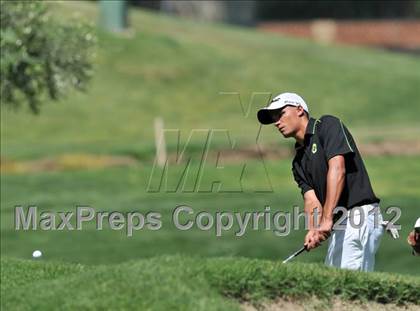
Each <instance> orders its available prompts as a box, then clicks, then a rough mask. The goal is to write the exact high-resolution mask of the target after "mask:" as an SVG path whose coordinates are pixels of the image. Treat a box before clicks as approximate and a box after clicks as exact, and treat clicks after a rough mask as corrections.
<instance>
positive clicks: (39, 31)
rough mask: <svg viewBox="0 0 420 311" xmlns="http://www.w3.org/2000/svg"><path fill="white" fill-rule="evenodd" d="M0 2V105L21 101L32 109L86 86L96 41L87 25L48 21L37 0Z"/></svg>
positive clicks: (46, 14) (35, 110) (45, 10)
mask: <svg viewBox="0 0 420 311" xmlns="http://www.w3.org/2000/svg"><path fill="white" fill-rule="evenodd" d="M0 5H1V7H0V11H1V104H2V105H4V104H5V105H8V106H12V107H18V106H20V105H21V104H22V103H27V104H28V105H29V107H30V109H31V111H32V112H34V113H37V112H39V108H40V104H41V102H42V101H43V100H45V99H47V98H50V99H52V100H57V99H58V98H60V97H61V96H62V95H64V94H65V93H66V92H67V91H68V90H69V89H72V88H75V89H77V90H84V89H85V88H86V84H87V82H88V80H89V78H90V76H91V72H92V63H91V58H92V54H93V53H92V50H93V49H92V47H93V46H94V44H95V41H96V37H95V35H94V34H93V32H92V27H90V26H88V25H87V24H85V23H82V22H80V21H74V22H72V23H69V22H67V23H64V22H58V21H56V20H54V19H52V18H51V16H50V15H49V14H48V6H47V5H46V4H45V3H42V2H41V1H4V0H1V1H0Z"/></svg>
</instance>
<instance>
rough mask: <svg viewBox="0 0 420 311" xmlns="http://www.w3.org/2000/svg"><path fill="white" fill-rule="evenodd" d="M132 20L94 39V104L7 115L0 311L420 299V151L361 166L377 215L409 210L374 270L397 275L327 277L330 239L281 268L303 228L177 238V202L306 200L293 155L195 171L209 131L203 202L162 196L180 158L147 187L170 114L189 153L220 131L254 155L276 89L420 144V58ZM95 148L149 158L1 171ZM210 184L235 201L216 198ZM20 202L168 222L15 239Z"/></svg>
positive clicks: (89, 8) (64, 12) (59, 12)
mask: <svg viewBox="0 0 420 311" xmlns="http://www.w3.org/2000/svg"><path fill="white" fill-rule="evenodd" d="M50 5H51V8H52V10H53V12H54V13H53V14H54V15H55V16H56V17H57V18H69V17H70V16H71V15H72V13H73V12H79V14H80V15H81V16H82V18H85V19H87V20H90V21H95V20H96V19H97V14H98V12H97V8H96V6H95V4H94V3H90V2H76V1H63V2H61V3H58V2H51V3H50ZM130 20H131V27H132V28H131V33H128V34H126V35H123V36H117V35H113V34H108V33H104V32H101V31H99V30H98V37H99V48H98V50H97V58H96V60H95V67H96V74H95V76H94V79H93V81H92V84H91V87H90V88H89V90H88V92H87V93H86V94H78V93H72V94H70V95H69V96H68V98H67V99H65V100H63V101H61V102H59V103H45V104H44V105H43V107H42V109H41V114H40V115H39V116H34V115H31V114H30V113H29V112H27V111H18V112H15V111H8V110H6V109H4V108H3V107H2V108H1V109H2V110H1V158H2V172H1V198H0V199H1V217H0V221H1V254H2V259H1V296H2V299H1V307H2V309H5V310H13V309H16V310H32V309H38V310H52V309H57V307H61V308H62V309H69V310H70V309H80V308H82V309H105V308H108V309H149V308H151V307H153V309H154V310H170V309H180V310H187V309H188V310H213V309H214V310H237V309H239V308H240V304H239V302H238V301H251V302H252V303H259V302H260V301H262V300H264V299H273V298H276V297H292V298H293V299H300V298H301V297H302V296H305V297H308V298H309V297H310V296H312V295H315V296H317V297H319V298H320V299H323V300H326V301H327V298H330V296H332V295H335V296H337V297H339V299H343V300H345V301H352V300H353V299H356V300H358V301H365V300H368V301H376V302H379V303H388V302H392V303H402V302H411V303H417V304H419V301H418V297H417V296H418V295H417V296H416V292H418V291H419V277H418V276H419V275H420V274H419V273H420V271H419V270H418V269H416V267H417V266H418V258H416V257H414V256H411V254H410V248H409V246H408V245H407V243H406V241H405V238H406V236H407V234H408V232H409V231H410V230H411V229H412V225H413V224H414V221H415V219H416V217H418V216H419V213H418V202H419V201H420V193H419V191H418V189H420V180H419V178H418V176H419V174H420V157H419V155H411V156H402V155H401V156H393V157H390V156H380V157H367V158H365V162H366V166H367V169H368V171H369V173H370V177H371V181H372V184H373V187H374V189H375V192H376V194H377V195H378V196H379V197H380V198H381V200H382V201H381V206H382V210H383V211H385V210H386V208H387V207H388V206H391V205H394V206H399V207H401V209H402V215H401V218H400V219H399V220H398V223H400V224H401V225H402V229H401V231H400V235H401V239H399V240H392V239H391V238H389V237H388V236H384V238H383V240H382V244H381V247H380V250H379V252H378V256H377V263H376V268H377V270H378V271H382V272H392V273H401V275H400V274H386V273H372V274H362V273H354V272H349V271H337V270H333V269H326V268H325V267H323V266H322V265H321V263H322V261H323V258H324V255H325V251H326V246H325V245H323V246H321V247H320V248H318V249H316V250H314V251H312V252H309V253H305V254H302V255H301V256H300V257H299V258H297V259H296V261H297V262H296V263H292V264H291V265H287V266H282V265H281V264H279V260H280V259H283V258H285V257H286V256H287V255H289V254H290V253H291V252H293V251H295V250H296V249H297V248H298V247H299V246H300V245H301V244H302V241H303V237H304V231H303V230H302V229H301V230H291V232H290V234H289V235H287V236H286V237H279V236H276V235H275V234H274V232H273V231H274V228H273V227H272V228H271V229H268V230H265V229H264V228H263V224H262V223H259V227H258V228H259V229H258V230H254V229H253V228H252V227H251V226H250V227H248V229H247V231H246V233H245V234H244V235H243V236H241V237H237V236H235V232H236V231H237V230H238V226H237V225H235V226H234V227H233V228H232V229H231V230H230V231H227V232H223V234H222V236H221V237H216V235H215V232H214V229H211V230H208V231H201V230H199V229H197V227H196V226H194V227H193V228H192V229H191V230H188V231H181V230H179V229H176V228H175V226H174V225H173V222H172V213H173V210H174V209H175V207H176V206H178V205H188V206H190V207H191V208H192V209H193V210H194V213H195V215H196V214H197V213H198V212H202V211H206V212H209V213H210V214H214V213H216V212H238V213H245V212H251V211H264V208H265V207H266V206H267V205H269V206H270V207H271V211H272V214H274V213H275V212H277V211H290V210H291V208H292V207H293V206H294V205H297V206H302V199H301V196H300V193H299V191H298V189H297V187H296V185H295V183H294V181H293V179H292V174H291V162H290V159H277V158H275V159H273V158H270V159H266V161H265V162H264V164H265V167H264V165H263V164H262V162H261V161H258V159H255V158H254V159H248V158H243V154H235V153H234V152H233V153H232V154H231V158H230V159H229V160H228V161H227V162H226V163H224V162H223V161H222V162H223V163H218V162H216V159H215V157H212V158H209V159H208V160H209V162H208V163H207V164H206V165H207V166H206V167H205V170H203V171H199V162H200V157H199V155H200V150H201V149H200V148H202V146H203V142H204V140H203V138H205V135H204V134H205V133H204V134H203V132H201V134H200V133H198V135H197V136H194V137H193V138H192V140H191V142H190V146H189V148H188V149H187V153H189V154H193V155H196V156H197V155H198V157H196V158H193V159H192V163H191V167H190V171H188V174H190V175H188V177H187V180H186V183H185V186H186V189H187V190H191V189H192V187H193V186H194V182H195V179H194V177H195V176H196V175H197V174H198V173H201V172H203V177H202V180H201V184H200V186H202V187H203V188H202V189H203V190H204V191H203V192H194V191H175V192H171V191H167V190H168V189H169V190H170V189H171V187H172V188H173V187H175V186H176V185H177V183H178V182H179V180H180V177H181V176H182V173H183V170H184V168H185V166H182V165H183V164H185V163H182V164H181V165H180V166H178V167H175V166H174V165H173V164H172V163H171V165H170V168H169V173H168V188H167V189H161V190H160V191H156V192H153V191H152V192H150V191H147V189H148V184H149V182H151V186H152V188H153V189H156V188H157V187H158V186H159V183H160V180H161V179H160V177H161V175H159V173H161V172H160V171H157V173H158V174H157V175H153V178H150V177H151V175H152V171H153V163H152V158H153V156H154V152H155V147H154V133H153V120H154V118H155V117H157V116H161V117H163V119H164V121H165V128H168V129H179V130H180V137H181V138H180V139H181V144H183V143H185V142H186V140H187V138H188V136H189V135H190V133H191V131H192V130H194V129H219V130H220V129H222V130H226V132H228V133H229V134H230V138H231V142H233V143H235V148H236V149H244V148H245V147H246V148H253V147H255V142H256V138H257V135H258V133H259V130H260V127H259V125H258V124H257V122H256V119H255V112H256V110H257V109H258V107H261V106H264V105H265V104H266V103H267V101H268V99H269V97H270V96H269V95H270V93H273V94H276V93H278V92H282V91H286V90H290V91H296V92H298V93H301V94H302V95H303V96H304V98H305V99H306V100H307V102H308V104H309V106H310V109H311V112H312V113H313V115H314V116H319V115H322V114H335V115H337V116H339V117H341V118H342V119H343V121H344V122H345V123H346V124H347V125H348V127H349V128H350V129H351V131H352V133H353V134H354V136H355V138H356V140H357V141H358V142H372V141H379V140H380V141H388V142H389V141H391V142H392V141H395V140H398V141H405V143H406V144H412V143H419V138H418V137H419V135H420V126H419V122H418V121H419V117H418V116H419V114H420V105H419V104H418V103H419V102H420V93H419V92H418V86H419V85H420V61H419V59H418V58H415V57H412V56H405V55H399V54H393V53H389V52H385V51H378V50H371V49H363V48H349V47H343V46H322V45H317V44H314V43H311V42H308V41H305V40H298V39H292V38H285V37H279V36H275V35H271V34H265V33H259V32H256V31H255V30H252V29H243V28H236V27H231V26H226V25H209V24H204V23H197V22H193V21H186V20H181V19H177V18H172V17H168V16H163V15H157V14H154V13H150V12H146V11H140V10H132V11H131V12H130ZM223 92H224V93H223ZM226 92H228V93H229V94H230V95H229V94H226ZM235 92H236V93H235ZM232 93H234V94H232ZM235 94H239V95H240V97H238V95H235ZM253 95H254V96H253ZM226 132H218V133H219V134H220V133H221V135H219V136H216V137H215V140H214V141H213V142H212V143H214V145H212V148H214V149H211V150H212V151H214V152H217V150H218V149H223V150H228V149H229V148H231V147H232V145H231V144H230V142H229V141H228V140H227V136H226ZM175 134H176V133H175ZM175 134H174V132H172V134H170V135H169V134H168V136H167V137H166V138H167V143H168V147H169V149H170V150H169V151H170V152H171V155H173V153H174V152H175V151H176V150H177V147H178V146H177V135H175ZM259 143H260V145H261V146H263V147H264V146H266V147H270V148H273V149H276V147H277V146H280V145H288V146H291V145H292V142H291V141H285V140H283V139H281V138H280V137H279V135H278V133H277V132H276V131H273V129H272V128H271V127H264V128H262V129H261V132H260V136H259ZM216 147H217V148H216ZM78 154H79V155H78ZM80 154H82V155H80ZM83 154H90V155H92V154H100V155H129V156H133V157H134V158H136V159H137V160H138V161H133V162H134V163H131V164H130V165H129V166H125V167H112V168H110V167H104V168H98V167H89V165H88V164H87V163H83V164H84V166H83V167H84V169H81V166H80V165H77V164H78V163H73V162H71V161H70V162H71V163H70V164H68V165H67V166H66V168H67V170H63V171H60V170H54V169H52V168H51V167H48V165H50V166H51V163H50V162H48V161H47V162H46V164H47V165H46V166H45V167H46V170H45V171H42V170H41V171H38V172H28V171H20V172H18V173H16V172H11V171H7V172H6V170H4V169H3V164H4V163H10V162H6V161H4V160H5V159H6V160H12V162H11V163H12V164H13V165H14V163H15V162H13V161H22V160H28V161H30V160H35V159H38V158H41V159H47V160H48V158H49V157H52V156H57V155H61V156H63V157H65V156H70V157H71V156H73V158H71V160H72V161H76V162H77V161H79V162H89V161H87V159H88V158H87V157H86V156H83ZM235 156H237V157H235ZM61 159H63V158H61ZM67 159H68V158H67ZM92 161H94V160H92ZM16 163H19V162H16ZM16 163H15V164H16ZM44 164H45V163H44ZM73 164H75V165H73ZM16 165H17V164H16ZM244 165H246V167H245V170H244V171H242V170H243V167H244ZM86 168H87V169H86ZM48 169H50V170H48ZM155 173H156V172H155ZM194 174H195V175H194ZM213 184H216V185H218V184H219V185H221V190H225V192H223V191H222V192H220V191H215V190H213V191H211V189H212V188H211V187H212V185H213ZM241 186H242V188H241ZM232 189H233V190H234V191H232ZM261 190H266V191H267V190H269V191H267V192H262V191H261ZM229 191H232V192H229ZM17 205H22V206H24V207H27V206H29V205H36V206H38V208H39V211H53V212H60V211H73V212H74V211H75V209H76V206H77V205H85V206H90V207H93V208H94V209H95V210H96V211H97V212H99V211H106V212H112V211H119V212H122V213H128V212H132V211H138V212H142V213H147V212H150V211H153V212H159V213H161V215H162V223H163V225H162V228H161V229H160V230H159V231H151V230H147V229H142V230H139V231H136V232H134V233H133V236H132V237H127V236H126V232H125V229H122V230H111V229H110V228H109V226H108V225H107V224H105V225H104V230H102V231H98V230H95V227H94V224H93V223H90V224H87V225H86V226H84V227H83V230H82V231H78V230H72V231H70V230H64V231H58V230H51V231H41V230H36V231H32V230H29V231H22V230H20V231H19V230H15V224H14V221H15V218H14V208H15V206H17ZM195 215H192V216H191V217H190V218H189V219H194V216H195ZM391 217H392V215H387V214H385V215H384V218H386V219H390V218H391ZM301 222H302V221H301ZM72 224H73V225H75V224H74V220H73V221H72ZM35 249H40V250H42V252H43V257H42V260H40V261H33V260H27V259H29V258H30V256H31V253H32V251H33V250H35ZM180 254H181V255H180ZM216 257H218V258H216ZM220 257H221V258H220ZM244 257H245V258H244ZM17 258H20V259H17ZM246 258H248V259H246ZM268 260H270V261H268ZM305 262H306V263H305ZM307 262H312V263H314V264H308V263H307ZM402 274H404V275H402ZM409 274H411V275H413V276H409ZM75 297H77V298H75Z"/></svg>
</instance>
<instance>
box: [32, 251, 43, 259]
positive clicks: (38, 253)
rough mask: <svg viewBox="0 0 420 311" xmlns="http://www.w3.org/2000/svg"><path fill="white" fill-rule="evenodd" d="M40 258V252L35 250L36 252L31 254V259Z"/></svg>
mask: <svg viewBox="0 0 420 311" xmlns="http://www.w3.org/2000/svg"><path fill="white" fill-rule="evenodd" d="M41 256H42V253H41V251H39V250H36V251H34V252H33V253H32V257H33V258H39V257H41Z"/></svg>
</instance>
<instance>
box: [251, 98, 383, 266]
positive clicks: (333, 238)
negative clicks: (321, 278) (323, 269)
mask: <svg viewBox="0 0 420 311" xmlns="http://www.w3.org/2000/svg"><path fill="white" fill-rule="evenodd" d="M257 117H258V120H259V122H260V123H262V124H274V126H275V127H276V128H277V129H278V131H280V133H281V134H282V135H283V136H284V137H285V138H289V137H292V138H294V139H295V140H296V144H295V157H294V159H293V164H292V171H293V176H294V179H295V181H296V183H297V185H298V186H299V188H300V189H301V192H302V195H303V199H304V210H305V213H306V214H307V215H310V217H309V227H308V232H307V234H306V237H305V241H304V245H305V246H306V248H307V250H311V249H314V248H316V247H317V246H319V245H320V244H321V243H322V242H323V241H325V240H327V239H328V238H329V245H328V251H327V256H326V258H325V264H326V265H328V266H334V267H339V268H343V269H352V270H361V271H373V269H374V265H375V253H376V251H377V249H378V247H379V243H380V240H381V236H382V234H383V230H384V229H383V227H382V226H381V225H380V224H381V223H382V221H383V219H382V215H381V212H380V209H379V205H378V203H379V199H378V198H377V197H376V196H375V194H374V192H373V190H372V186H371V184H370V181H369V176H368V173H367V171H366V168H365V165H364V164H363V160H362V157H361V156H360V153H359V151H358V149H357V147H356V144H355V142H354V140H353V137H352V136H351V134H350V132H349V131H348V129H347V128H346V127H345V126H344V124H343V123H342V122H341V120H340V119H338V118H336V117H334V116H330V115H325V116H322V117H321V118H319V119H314V118H312V117H309V110H308V106H307V105H306V103H305V101H304V100H303V99H302V97H300V96H299V95H297V94H294V93H283V94H280V95H278V96H276V97H275V98H274V99H273V100H272V101H271V103H270V104H269V106H268V107H266V108H263V109H260V110H259V111H258V114H257ZM315 210H317V212H318V214H319V216H318V217H314V216H315V215H316V213H315ZM337 210H343V211H344V214H341V215H340V214H339V213H335V212H337ZM351 210H353V212H352V213H351ZM350 216H351V217H353V219H352V220H353V221H350V219H349V217H350ZM336 221H337V223H336V225H334V230H333V224H334V223H335V222H336ZM337 225H339V226H337Z"/></svg>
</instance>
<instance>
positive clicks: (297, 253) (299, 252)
mask: <svg viewBox="0 0 420 311" xmlns="http://www.w3.org/2000/svg"><path fill="white" fill-rule="evenodd" d="M303 251H307V249H306V246H302V247H301V248H300V249H299V250H298V251H296V252H294V253H293V254H292V255H290V256H289V257H287V258H286V259H285V260H283V263H286V262H288V261H290V260H292V259H293V258H295V257H296V256H298V255H299V254H301V253H303Z"/></svg>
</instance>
